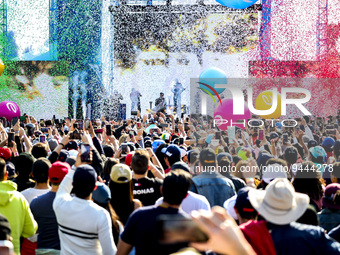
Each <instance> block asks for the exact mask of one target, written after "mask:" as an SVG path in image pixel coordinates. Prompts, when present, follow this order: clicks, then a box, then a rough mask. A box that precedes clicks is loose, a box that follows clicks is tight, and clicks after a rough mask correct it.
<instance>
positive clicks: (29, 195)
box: [21, 188, 51, 204]
mask: <svg viewBox="0 0 340 255" xmlns="http://www.w3.org/2000/svg"><path fill="white" fill-rule="evenodd" d="M50 190H51V188H49V189H36V188H28V189H25V190H23V191H21V194H22V195H23V196H24V197H25V198H26V200H27V201H28V203H29V204H31V202H32V200H33V199H34V198H36V197H38V196H41V195H44V194H46V193H47V192H49V191H50Z"/></svg>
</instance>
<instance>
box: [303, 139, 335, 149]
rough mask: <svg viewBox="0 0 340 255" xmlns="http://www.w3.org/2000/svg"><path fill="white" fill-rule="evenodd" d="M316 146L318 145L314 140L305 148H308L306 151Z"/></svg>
mask: <svg viewBox="0 0 340 255" xmlns="http://www.w3.org/2000/svg"><path fill="white" fill-rule="evenodd" d="M317 145H318V143H317V142H316V141H315V140H309V141H308V144H307V147H308V149H310V148H312V147H315V146H317ZM339 146H340V143H339Z"/></svg>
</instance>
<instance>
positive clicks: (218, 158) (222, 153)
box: [216, 152, 233, 164]
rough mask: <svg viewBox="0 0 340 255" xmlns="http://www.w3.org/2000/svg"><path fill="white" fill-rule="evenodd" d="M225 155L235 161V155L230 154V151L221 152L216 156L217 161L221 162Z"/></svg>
mask: <svg viewBox="0 0 340 255" xmlns="http://www.w3.org/2000/svg"><path fill="white" fill-rule="evenodd" d="M224 157H228V159H229V161H230V162H233V157H232V156H231V155H230V153H228V152H221V153H219V154H218V155H217V157H216V160H217V163H218V164H220V162H221V160H222V158H224Z"/></svg>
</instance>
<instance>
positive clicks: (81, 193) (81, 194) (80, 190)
mask: <svg viewBox="0 0 340 255" xmlns="http://www.w3.org/2000/svg"><path fill="white" fill-rule="evenodd" d="M93 190H94V187H91V186H87V185H83V186H82V187H79V186H77V187H74V186H73V192H74V194H75V195H76V197H78V198H81V199H85V198H87V197H88V196H89V195H90V194H91V193H92V192H93Z"/></svg>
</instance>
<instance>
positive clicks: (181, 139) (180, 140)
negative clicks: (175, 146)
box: [179, 137, 184, 145]
mask: <svg viewBox="0 0 340 255" xmlns="http://www.w3.org/2000/svg"><path fill="white" fill-rule="evenodd" d="M182 144H184V138H183V137H180V138H179V145H182Z"/></svg>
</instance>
